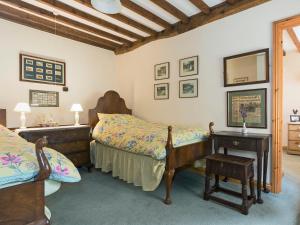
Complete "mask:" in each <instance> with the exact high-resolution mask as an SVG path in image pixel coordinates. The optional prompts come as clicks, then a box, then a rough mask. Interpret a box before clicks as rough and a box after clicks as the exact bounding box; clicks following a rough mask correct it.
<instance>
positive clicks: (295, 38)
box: [286, 27, 300, 53]
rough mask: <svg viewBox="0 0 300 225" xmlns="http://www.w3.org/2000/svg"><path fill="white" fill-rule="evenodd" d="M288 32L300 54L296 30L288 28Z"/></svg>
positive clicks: (299, 42)
mask: <svg viewBox="0 0 300 225" xmlns="http://www.w3.org/2000/svg"><path fill="white" fill-rule="evenodd" d="M286 30H287V32H288V34H289V36H290V38H291V39H292V41H293V43H294V45H295V46H296V48H297V50H298V52H299V53H300V41H299V39H298V37H297V35H296V33H295V31H294V29H293V28H291V27H289V28H287V29H286Z"/></svg>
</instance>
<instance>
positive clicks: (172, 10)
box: [150, 0, 189, 23]
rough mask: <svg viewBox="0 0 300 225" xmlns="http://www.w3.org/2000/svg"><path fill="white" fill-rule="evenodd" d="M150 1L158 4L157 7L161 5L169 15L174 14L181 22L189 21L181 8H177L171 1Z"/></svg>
mask: <svg viewBox="0 0 300 225" xmlns="http://www.w3.org/2000/svg"><path fill="white" fill-rule="evenodd" d="M150 1H151V2H153V3H154V4H156V5H158V6H159V7H161V8H162V9H164V10H165V11H167V12H168V13H170V14H171V15H173V16H175V17H176V18H178V19H179V20H181V21H182V22H184V23H187V22H189V17H188V16H187V15H185V14H184V13H183V12H182V11H181V10H179V9H178V8H176V7H175V6H173V5H172V4H171V3H169V2H167V1H165V0H150Z"/></svg>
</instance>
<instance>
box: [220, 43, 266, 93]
mask: <svg viewBox="0 0 300 225" xmlns="http://www.w3.org/2000/svg"><path fill="white" fill-rule="evenodd" d="M257 53H266V76H265V77H266V79H264V80H259V81H251V82H245V83H236V84H228V83H227V76H228V74H227V61H228V60H230V59H236V58H240V57H244V56H248V55H254V54H257ZM269 60H270V59H269V49H268V48H264V49H260V50H256V51H251V52H246V53H242V54H238V55H232V56H228V57H224V59H223V62H224V87H231V86H241V85H249V84H260V83H268V82H269V71H270V68H269V65H270V63H269Z"/></svg>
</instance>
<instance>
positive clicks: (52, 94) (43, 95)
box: [29, 90, 59, 107]
mask: <svg viewBox="0 0 300 225" xmlns="http://www.w3.org/2000/svg"><path fill="white" fill-rule="evenodd" d="M29 104H30V106H31V107H59V93H58V92H56V91H41V90H29Z"/></svg>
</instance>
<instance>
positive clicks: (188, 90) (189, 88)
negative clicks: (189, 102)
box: [179, 78, 198, 98]
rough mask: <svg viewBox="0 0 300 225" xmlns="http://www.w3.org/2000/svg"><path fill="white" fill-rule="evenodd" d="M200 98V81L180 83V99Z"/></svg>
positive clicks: (183, 81) (192, 80)
mask: <svg viewBox="0 0 300 225" xmlns="http://www.w3.org/2000/svg"><path fill="white" fill-rule="evenodd" d="M196 97H198V79H197V78H196V79H187V80H180V81H179V98H196Z"/></svg>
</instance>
